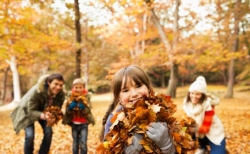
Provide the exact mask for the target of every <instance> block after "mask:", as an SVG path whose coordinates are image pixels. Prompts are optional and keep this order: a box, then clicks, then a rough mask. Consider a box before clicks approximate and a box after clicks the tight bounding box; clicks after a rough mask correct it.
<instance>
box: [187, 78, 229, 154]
mask: <svg viewBox="0 0 250 154" xmlns="http://www.w3.org/2000/svg"><path fill="white" fill-rule="evenodd" d="M219 101H220V100H219V98H218V97H216V96H214V95H210V94H207V84H206V80H205V78H204V77H203V76H199V77H197V78H196V80H195V81H194V82H193V83H192V84H191V85H190V87H189V90H188V94H187V96H186V97H185V98H184V101H183V109H184V112H185V113H186V115H187V116H188V117H190V118H192V119H193V120H194V121H195V122H196V128H195V129H194V131H195V133H196V136H197V137H198V141H199V145H200V147H199V149H198V150H197V151H196V154H205V153H206V152H207V151H208V149H207V146H208V145H209V146H210V154H225V153H226V140H225V132H224V128H223V125H222V122H221V120H220V119H219V118H218V117H217V115H216V114H215V111H214V105H217V104H218V103H219Z"/></svg>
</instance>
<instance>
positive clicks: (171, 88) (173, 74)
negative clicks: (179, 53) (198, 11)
mask: <svg viewBox="0 0 250 154" xmlns="http://www.w3.org/2000/svg"><path fill="white" fill-rule="evenodd" d="M175 3H176V5H175V12H174V38H173V44H172V51H176V50H177V46H178V39H179V24H178V21H179V15H178V14H179V6H180V0H176V1H175ZM178 76H179V75H178V64H176V63H175V62H174V61H173V60H171V68H170V79H169V82H168V90H167V94H169V95H170V96H172V97H173V98H175V97H176V89H177V86H178V78H179V77H178Z"/></svg>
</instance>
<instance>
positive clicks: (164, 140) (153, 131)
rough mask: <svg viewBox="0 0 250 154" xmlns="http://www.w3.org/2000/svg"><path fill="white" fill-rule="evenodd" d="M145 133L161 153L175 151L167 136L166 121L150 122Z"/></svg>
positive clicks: (169, 153) (172, 153)
mask: <svg viewBox="0 0 250 154" xmlns="http://www.w3.org/2000/svg"><path fill="white" fill-rule="evenodd" d="M146 134H147V135H148V137H149V138H150V139H151V140H152V141H154V142H155V144H156V145H157V146H158V147H159V148H160V149H161V151H162V153H164V154H165V153H168V154H174V153H175V147H174V144H173V142H172V140H171V138H170V136H169V133H168V127H167V124H166V123H161V122H153V123H151V124H150V125H149V127H148V131H147V132H146Z"/></svg>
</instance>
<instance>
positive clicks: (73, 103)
mask: <svg viewBox="0 0 250 154" xmlns="http://www.w3.org/2000/svg"><path fill="white" fill-rule="evenodd" d="M76 105H77V103H76V102H75V101H73V102H71V103H70V104H69V107H68V110H69V111H72V110H73V109H74V108H75V107H76Z"/></svg>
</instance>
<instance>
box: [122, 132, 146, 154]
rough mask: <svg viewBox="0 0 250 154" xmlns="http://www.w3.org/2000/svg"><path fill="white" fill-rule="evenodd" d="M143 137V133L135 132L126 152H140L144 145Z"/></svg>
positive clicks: (136, 153)
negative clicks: (141, 141)
mask: <svg viewBox="0 0 250 154" xmlns="http://www.w3.org/2000/svg"><path fill="white" fill-rule="evenodd" d="M141 139H142V135H141V134H137V133H135V134H134V136H133V139H132V144H130V145H129V146H127V147H125V149H124V153H125V154H139V152H140V151H141V149H142V145H141V144H140V140H141Z"/></svg>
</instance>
